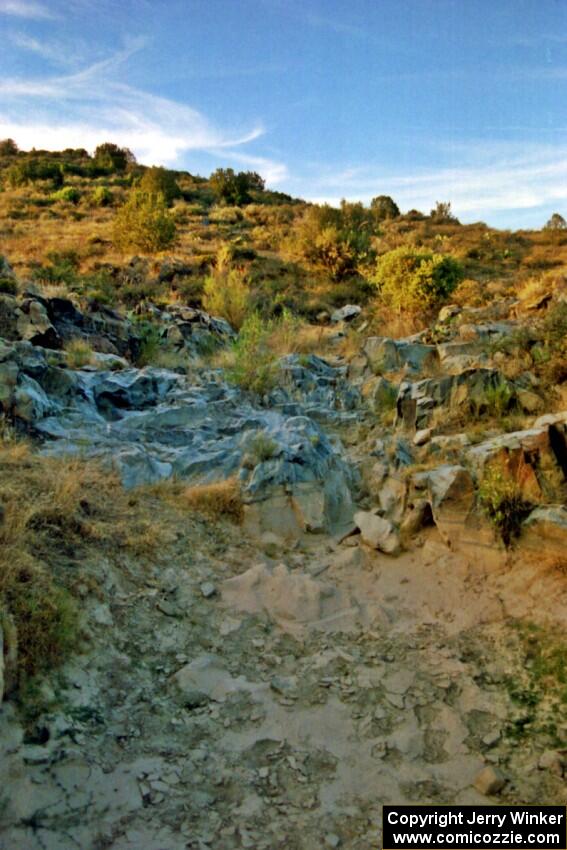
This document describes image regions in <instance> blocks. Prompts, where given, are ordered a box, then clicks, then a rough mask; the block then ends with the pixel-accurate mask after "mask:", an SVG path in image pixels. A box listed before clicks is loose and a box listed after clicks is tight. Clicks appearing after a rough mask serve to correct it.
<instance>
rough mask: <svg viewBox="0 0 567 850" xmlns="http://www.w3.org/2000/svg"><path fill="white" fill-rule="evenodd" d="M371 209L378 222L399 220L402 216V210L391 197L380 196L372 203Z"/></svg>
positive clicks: (373, 199)
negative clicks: (391, 219)
mask: <svg viewBox="0 0 567 850" xmlns="http://www.w3.org/2000/svg"><path fill="white" fill-rule="evenodd" d="M370 209H371V210H372V212H373V213H374V218H375V219H376V221H385V220H386V219H390V218H397V217H398V216H399V215H400V208H399V207H398V205H397V204H396V202H395V201H394V200H392V198H391V197H390V196H389V195H378V196H377V197H376V198H372V200H371V201H370Z"/></svg>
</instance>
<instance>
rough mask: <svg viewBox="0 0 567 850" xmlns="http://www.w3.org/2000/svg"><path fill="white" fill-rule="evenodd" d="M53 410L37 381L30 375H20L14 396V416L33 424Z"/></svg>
mask: <svg viewBox="0 0 567 850" xmlns="http://www.w3.org/2000/svg"><path fill="white" fill-rule="evenodd" d="M52 410H53V405H52V403H51V402H50V400H49V398H48V397H47V395H46V393H45V391H44V390H43V389H42V388H41V386H40V385H39V384H38V383H37V381H35V380H34V379H33V378H30V377H29V376H28V375H20V376H19V379H18V385H17V387H16V389H15V391H14V397H13V409H12V413H13V415H14V417H15V418H16V419H21V420H22V421H23V422H25V423H26V424H27V425H33V424H34V423H36V422H37V421H38V420H40V419H43V418H44V417H45V416H48V415H49V413H51V412H52Z"/></svg>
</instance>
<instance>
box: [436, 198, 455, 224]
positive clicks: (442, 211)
mask: <svg viewBox="0 0 567 850" xmlns="http://www.w3.org/2000/svg"><path fill="white" fill-rule="evenodd" d="M429 217H430V218H431V219H432V220H433V221H435V222H436V223H437V224H448V223H450V222H453V223H454V224H457V223H458V219H457V217H456V216H454V215H453V213H452V212H451V202H450V201H436V202H435V206H434V208H433V209H432V210H431V212H430V213H429Z"/></svg>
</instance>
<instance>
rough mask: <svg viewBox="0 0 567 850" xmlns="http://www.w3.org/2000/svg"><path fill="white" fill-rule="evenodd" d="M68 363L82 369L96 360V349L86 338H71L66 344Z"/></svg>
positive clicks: (72, 366) (74, 367)
mask: <svg viewBox="0 0 567 850" xmlns="http://www.w3.org/2000/svg"><path fill="white" fill-rule="evenodd" d="M65 351H66V353H67V363H68V365H69V366H70V367H71V368H72V369H81V368H82V367H83V366H89V365H91V364H92V363H93V362H94V351H93V349H92V347H91V345H90V344H89V343H88V342H87V340H86V339H81V338H80V337H77V338H76V339H72V340H70V341H69V342H68V343H67V344H66V346H65Z"/></svg>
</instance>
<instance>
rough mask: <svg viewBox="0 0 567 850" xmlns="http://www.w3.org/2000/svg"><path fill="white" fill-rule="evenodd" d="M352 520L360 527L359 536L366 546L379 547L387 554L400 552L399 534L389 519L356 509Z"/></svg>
mask: <svg viewBox="0 0 567 850" xmlns="http://www.w3.org/2000/svg"><path fill="white" fill-rule="evenodd" d="M354 522H355V523H356V525H357V527H358V528H359V529H360V534H361V537H362V539H363V541H364V543H366V544H367V545H368V546H371V547H372V548H373V549H379V550H380V551H381V552H385V553H387V554H388V555H398V554H399V552H400V538H399V535H398V533H397V531H396V529H395V528H394V526H393V525H392V523H391V522H389V520H387V519H384V518H383V517H380V516H377V515H376V514H373V513H370V511H358V512H357V513H355V515H354Z"/></svg>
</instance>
